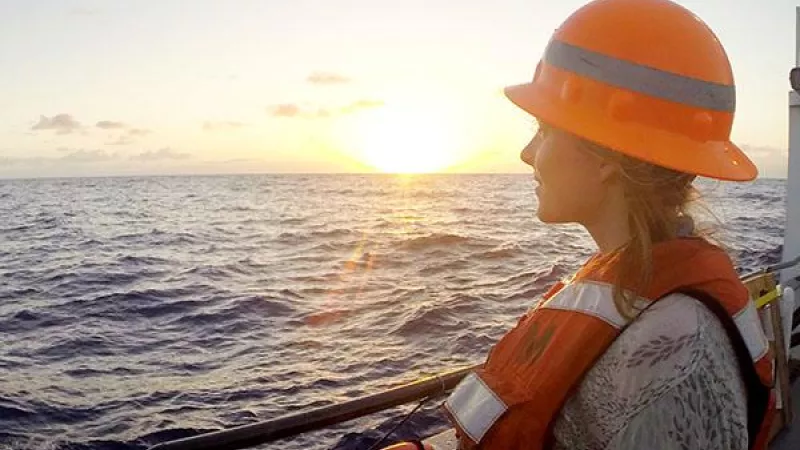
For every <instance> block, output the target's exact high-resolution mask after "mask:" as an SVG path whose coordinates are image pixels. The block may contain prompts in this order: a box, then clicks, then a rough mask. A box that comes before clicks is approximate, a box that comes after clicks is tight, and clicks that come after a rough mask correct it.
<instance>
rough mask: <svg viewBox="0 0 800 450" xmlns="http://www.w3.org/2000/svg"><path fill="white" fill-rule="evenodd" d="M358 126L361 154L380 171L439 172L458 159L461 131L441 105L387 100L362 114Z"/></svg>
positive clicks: (365, 160)
mask: <svg viewBox="0 0 800 450" xmlns="http://www.w3.org/2000/svg"><path fill="white" fill-rule="evenodd" d="M358 128H359V130H358V140H359V141H360V142H359V144H358V147H359V148H358V151H359V152H360V156H361V158H362V159H363V161H364V162H365V163H366V164H368V165H370V166H372V167H373V168H375V169H376V170H379V171H381V172H386V173H410V174H413V173H430V172H438V171H442V170H444V169H446V168H447V167H449V166H451V165H453V164H455V163H457V162H458V160H459V154H458V152H459V150H460V147H461V145H460V144H461V143H460V140H461V136H460V133H459V131H458V129H457V127H456V124H455V123H454V117H453V116H452V115H450V114H448V113H447V111H446V110H444V109H441V108H439V109H434V108H425V106H424V105H418V106H414V105H407V106H403V105H392V104H387V105H385V106H383V107H381V108H376V109H375V110H374V111H371V112H370V113H369V115H365V117H363V118H362V120H361V123H360V125H359V127H358Z"/></svg>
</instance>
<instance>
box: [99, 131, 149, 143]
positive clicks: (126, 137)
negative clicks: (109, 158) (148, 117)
mask: <svg viewBox="0 0 800 450" xmlns="http://www.w3.org/2000/svg"><path fill="white" fill-rule="evenodd" d="M150 133H151V131H150V130H148V129H145V128H130V129H129V130H127V131H126V132H125V133H123V134H121V135H119V136H118V137H117V138H116V139H115V140H113V141H109V142H106V145H130V144H133V143H134V142H136V138H139V137H142V136H146V135H148V134H150Z"/></svg>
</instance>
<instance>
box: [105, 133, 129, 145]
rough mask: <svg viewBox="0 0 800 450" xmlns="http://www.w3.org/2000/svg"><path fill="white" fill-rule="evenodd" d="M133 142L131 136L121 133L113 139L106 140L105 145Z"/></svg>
mask: <svg viewBox="0 0 800 450" xmlns="http://www.w3.org/2000/svg"><path fill="white" fill-rule="evenodd" d="M133 142H134V141H133V138H131V137H130V136H128V135H127V134H123V135H121V136H118V137H117V138H116V139H114V140H113V141H108V142H106V145H131V144H133Z"/></svg>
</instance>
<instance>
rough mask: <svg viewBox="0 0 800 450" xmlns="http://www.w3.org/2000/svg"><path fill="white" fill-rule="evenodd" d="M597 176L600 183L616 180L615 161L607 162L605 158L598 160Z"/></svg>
mask: <svg viewBox="0 0 800 450" xmlns="http://www.w3.org/2000/svg"><path fill="white" fill-rule="evenodd" d="M597 170H598V174H599V176H600V182H601V183H609V182H611V181H613V180H615V179H616V178H617V174H618V173H619V165H618V164H617V163H616V161H609V160H608V159H606V158H598V169H597Z"/></svg>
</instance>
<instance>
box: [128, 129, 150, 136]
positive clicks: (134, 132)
mask: <svg viewBox="0 0 800 450" xmlns="http://www.w3.org/2000/svg"><path fill="white" fill-rule="evenodd" d="M150 133H152V132H151V131H150V130H148V129H146V128H131V129H130V130H128V136H136V137H138V136H147V135H148V134H150Z"/></svg>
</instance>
